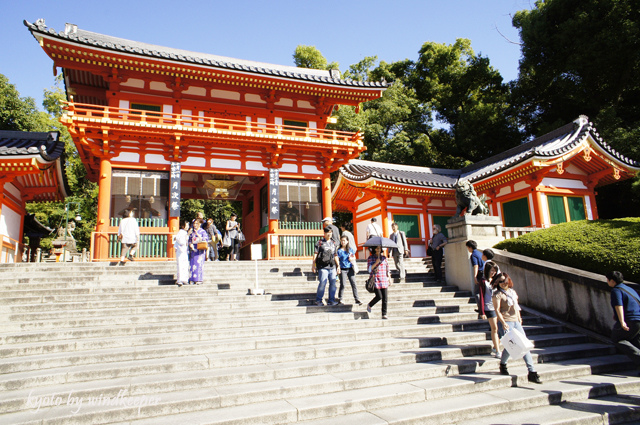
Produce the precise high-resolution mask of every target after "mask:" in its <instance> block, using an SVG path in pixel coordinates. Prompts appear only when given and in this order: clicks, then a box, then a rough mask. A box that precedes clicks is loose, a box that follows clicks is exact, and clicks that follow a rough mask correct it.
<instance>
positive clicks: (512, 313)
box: [493, 273, 542, 384]
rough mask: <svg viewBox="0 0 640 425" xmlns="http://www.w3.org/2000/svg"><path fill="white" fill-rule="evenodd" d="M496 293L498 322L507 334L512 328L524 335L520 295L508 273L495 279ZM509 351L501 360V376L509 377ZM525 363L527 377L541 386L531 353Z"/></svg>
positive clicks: (494, 300) (526, 355)
mask: <svg viewBox="0 0 640 425" xmlns="http://www.w3.org/2000/svg"><path fill="white" fill-rule="evenodd" d="M494 286H495V288H496V289H495V291H494V292H493V306H494V308H495V309H496V314H497V316H498V320H499V321H500V323H501V324H502V328H503V329H504V331H505V332H508V331H509V329H511V328H512V327H513V328H514V329H517V330H519V331H520V332H522V334H523V335H524V334H525V333H524V329H522V316H521V315H520V306H519V305H518V294H516V291H515V290H514V289H513V281H512V280H511V277H509V275H508V274H506V273H501V274H499V275H497V276H496V277H495V278H494ZM509 357H510V356H509V351H507V350H503V351H502V357H501V358H500V374H501V375H508V374H509V371H508V370H507V361H508V360H509ZM524 362H525V364H526V365H527V369H528V370H529V375H528V376H527V378H528V380H529V382H535V383H536V384H541V383H542V380H540V376H539V375H538V372H536V369H535V367H534V366H533V359H532V358H531V353H530V352H527V354H525V355H524Z"/></svg>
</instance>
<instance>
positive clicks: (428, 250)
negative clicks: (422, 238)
mask: <svg viewBox="0 0 640 425" xmlns="http://www.w3.org/2000/svg"><path fill="white" fill-rule="evenodd" d="M427 256H428V257H433V248H431V245H429V246H428V247H427Z"/></svg>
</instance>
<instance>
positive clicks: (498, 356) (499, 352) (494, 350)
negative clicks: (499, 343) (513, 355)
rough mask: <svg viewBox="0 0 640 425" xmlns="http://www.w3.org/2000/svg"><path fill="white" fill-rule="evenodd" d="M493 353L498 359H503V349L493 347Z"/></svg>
mask: <svg viewBox="0 0 640 425" xmlns="http://www.w3.org/2000/svg"><path fill="white" fill-rule="evenodd" d="M491 355H492V356H493V357H495V358H496V359H501V358H502V351H497V350H496V349H495V348H492V349H491Z"/></svg>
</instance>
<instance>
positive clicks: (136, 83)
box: [120, 78, 144, 89]
mask: <svg viewBox="0 0 640 425" xmlns="http://www.w3.org/2000/svg"><path fill="white" fill-rule="evenodd" d="M120 85H121V86H124V87H135V88H138V89H141V88H144V80H140V79H138V78H129V79H128V80H127V81H125V82H124V83H120Z"/></svg>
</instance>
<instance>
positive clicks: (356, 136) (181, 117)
mask: <svg viewBox="0 0 640 425" xmlns="http://www.w3.org/2000/svg"><path fill="white" fill-rule="evenodd" d="M65 103H66V104H67V107H66V108H65V109H66V110H67V112H66V115H67V116H68V117H74V116H75V117H79V118H80V119H81V120H83V121H89V122H97V123H111V124H113V123H122V124H124V125H131V124H133V125H135V126H136V127H151V128H157V127H158V126H160V127H177V128H179V129H180V130H182V131H189V130H191V131H194V132H198V133H199V134H203V133H205V134H206V133H207V132H212V133H218V134H220V133H222V134H228V135H236V133H238V132H241V133H245V134H246V135H251V136H253V137H258V138H260V137H265V138H281V137H284V138H287V137H290V138H295V139H306V141H313V140H318V141H325V142H335V143H345V142H351V143H358V142H360V141H361V139H362V135H361V134H360V133H359V132H356V133H352V132H347V131H336V130H325V129H318V128H310V127H294V126H286V125H279V124H271V123H260V122H253V121H240V120H233V119H228V118H217V117H214V116H198V115H187V114H175V113H167V112H155V111H153V112H151V111H143V110H138V109H128V108H121V107H109V106H98V105H91V104H86V103H75V102H65ZM74 119H76V118H74ZM360 143H361V142H360Z"/></svg>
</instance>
